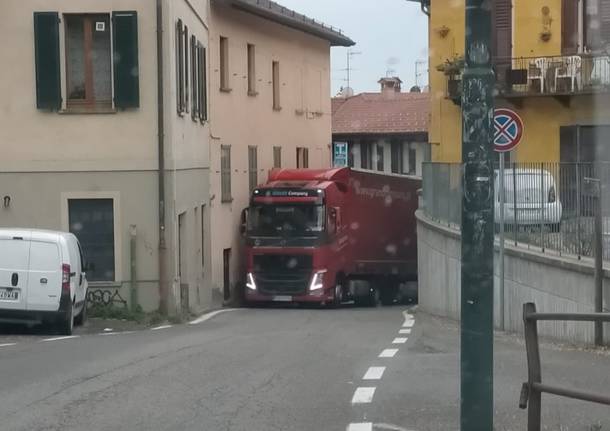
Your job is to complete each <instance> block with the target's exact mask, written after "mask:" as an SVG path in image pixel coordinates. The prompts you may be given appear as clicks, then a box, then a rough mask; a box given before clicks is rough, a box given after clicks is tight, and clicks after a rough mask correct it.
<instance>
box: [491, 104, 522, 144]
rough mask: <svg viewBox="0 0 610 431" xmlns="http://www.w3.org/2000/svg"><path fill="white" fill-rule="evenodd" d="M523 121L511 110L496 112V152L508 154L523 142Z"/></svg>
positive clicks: (503, 109) (504, 109) (497, 110)
mask: <svg viewBox="0 0 610 431" xmlns="http://www.w3.org/2000/svg"><path fill="white" fill-rule="evenodd" d="M522 137H523V121H522V120H521V117H519V114H517V113H516V112H515V111H513V110H511V109H506V108H498V109H496V110H495V112H494V150H495V151H497V152H499V153H506V152H508V151H510V150H512V149H513V148H515V147H516V146H517V145H519V142H521V138H522Z"/></svg>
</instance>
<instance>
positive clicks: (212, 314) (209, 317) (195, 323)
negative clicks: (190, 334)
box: [189, 308, 239, 325]
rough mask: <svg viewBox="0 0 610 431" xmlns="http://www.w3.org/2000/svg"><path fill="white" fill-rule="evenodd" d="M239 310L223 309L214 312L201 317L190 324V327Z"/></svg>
mask: <svg viewBox="0 0 610 431" xmlns="http://www.w3.org/2000/svg"><path fill="white" fill-rule="evenodd" d="M237 310H239V308H225V309H222V310H216V311H212V312H210V313H206V314H204V315H203V316H199V317H198V318H196V319H195V320H193V321H191V322H189V325H198V324H200V323H203V322H205V321H206V320H210V319H211V318H212V317H214V316H218V315H219V314H221V313H226V312H228V311H237Z"/></svg>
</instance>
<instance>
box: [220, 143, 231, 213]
mask: <svg viewBox="0 0 610 431" xmlns="http://www.w3.org/2000/svg"><path fill="white" fill-rule="evenodd" d="M220 189H221V200H222V202H231V201H232V200H233V198H232V197H231V146H230V145H221V147H220Z"/></svg>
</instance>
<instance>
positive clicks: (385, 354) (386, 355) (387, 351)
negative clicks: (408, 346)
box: [379, 349, 398, 358]
mask: <svg viewBox="0 0 610 431" xmlns="http://www.w3.org/2000/svg"><path fill="white" fill-rule="evenodd" d="M396 353H398V349H385V350H384V351H383V352H381V353H380V354H379V357H380V358H393V357H394V355H395V354H396Z"/></svg>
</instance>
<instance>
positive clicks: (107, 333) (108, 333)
mask: <svg viewBox="0 0 610 431" xmlns="http://www.w3.org/2000/svg"><path fill="white" fill-rule="evenodd" d="M134 332H135V331H124V332H103V333H101V334H99V335H127V334H133V333H134Z"/></svg>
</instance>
